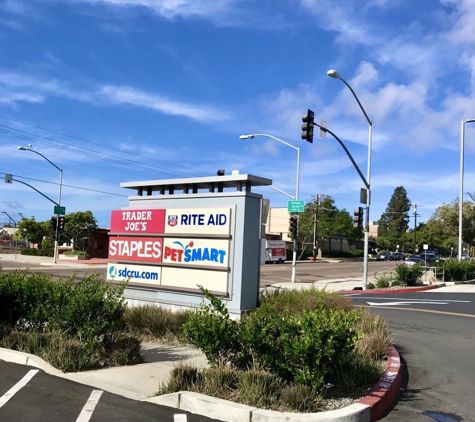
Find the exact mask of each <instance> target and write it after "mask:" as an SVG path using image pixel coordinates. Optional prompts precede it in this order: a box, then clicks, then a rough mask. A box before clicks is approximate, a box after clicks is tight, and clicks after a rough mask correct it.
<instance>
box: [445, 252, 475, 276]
mask: <svg viewBox="0 0 475 422" xmlns="http://www.w3.org/2000/svg"><path fill="white" fill-rule="evenodd" d="M436 267H437V268H438V269H442V268H443V269H444V275H445V280H446V281H463V280H473V279H474V278H475V262H473V261H468V260H461V261H459V260H458V259H457V258H448V259H446V260H444V261H440V262H437V263H436Z"/></svg>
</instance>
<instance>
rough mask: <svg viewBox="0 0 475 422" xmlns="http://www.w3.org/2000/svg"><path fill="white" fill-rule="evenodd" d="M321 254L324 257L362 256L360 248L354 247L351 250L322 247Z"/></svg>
mask: <svg viewBox="0 0 475 422" xmlns="http://www.w3.org/2000/svg"><path fill="white" fill-rule="evenodd" d="M322 256H324V257H326V258H363V256H364V253H363V250H362V249H354V250H351V251H340V250H337V249H330V250H327V249H324V250H323V251H322Z"/></svg>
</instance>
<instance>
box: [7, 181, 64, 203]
mask: <svg viewBox="0 0 475 422" xmlns="http://www.w3.org/2000/svg"><path fill="white" fill-rule="evenodd" d="M12 180H14V181H15V182H18V183H23V184H24V185H26V186H28V187H30V188H31V189H33V190H35V191H36V192H38V193H39V194H40V195H42V196H44V197H45V198H46V199H47V200H48V201H51V202H52V203H53V204H54V205H59V204H58V203H57V202H56V201H53V200H52V199H51V198H49V197H47V196H46V195H45V194H44V193H42V192H40V191H39V190H38V189H36V188H34V187H33V186H31V185H29V184H28V183H25V182H22V181H21V180H17V179H12Z"/></svg>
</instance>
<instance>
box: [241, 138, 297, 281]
mask: <svg viewBox="0 0 475 422" xmlns="http://www.w3.org/2000/svg"><path fill="white" fill-rule="evenodd" d="M256 136H266V137H268V138H271V139H274V140H276V141H278V142H281V143H282V144H284V145H287V146H288V147H290V148H293V149H295V150H296V151H297V177H296V182H295V200H298V199H299V186H300V147H296V146H294V145H291V144H289V143H288V142H285V141H283V140H282V139H279V138H277V137H275V136H272V135H268V134H267V133H254V134H252V135H241V136H240V137H239V139H253V138H254V137H256ZM282 193H283V194H284V195H287V196H290V195H288V194H286V193H285V192H282ZM297 235H298V220H297ZM296 265H297V236H295V237H294V245H293V251H292V283H295V272H296Z"/></svg>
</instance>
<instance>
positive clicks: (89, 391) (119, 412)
mask: <svg viewBox="0 0 475 422" xmlns="http://www.w3.org/2000/svg"><path fill="white" fill-rule="evenodd" d="M35 370H36V368H32V367H29V366H24V365H16V364H14V363H6V362H4V361H0V374H1V376H0V421H5V422H7V421H8V422H26V421H28V422H58V421H61V422H122V421H123V422H175V421H178V420H180V421H183V422H211V421H215V419H209V418H206V417H204V416H199V415H193V414H191V413H189V412H184V411H182V410H178V409H173V408H170V407H165V406H159V405H156V404H153V403H147V402H140V401H136V400H130V399H127V398H124V397H122V396H118V395H116V394H112V393H108V392H106V391H104V392H101V390H97V389H94V388H92V387H89V386H86V385H82V384H78V383H76V382H73V381H69V380H66V379H63V378H58V377H55V376H52V375H48V374H45V373H44V372H43V371H41V370H40V371H38V372H37V373H35V374H33V376H32V377H31V379H30V380H28V381H27V382H26V384H25V385H24V386H23V387H21V388H19V389H18V388H17V390H18V391H16V392H15V391H14V394H13V395H11V394H10V395H9V394H7V395H6V393H8V392H12V390H11V389H12V388H15V386H18V383H19V382H21V380H22V379H24V377H25V376H28V375H30V376H31V375H32V372H30V371H35ZM131 382H135V381H134V380H131ZM93 392H94V393H93ZM8 397H10V398H9V399H8ZM94 398H96V399H97V398H98V401H97V404H96V405H95V407H94V403H93V401H94V400H93V399H94ZM88 408H89V411H88V410H87V409H88ZM175 415H186V419H184V416H181V419H180V418H175Z"/></svg>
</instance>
